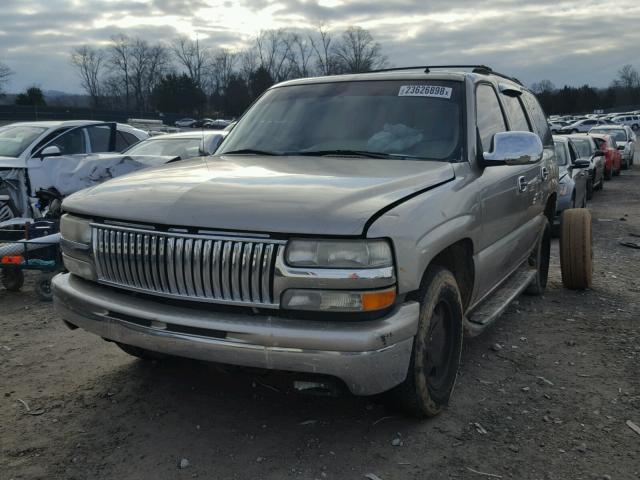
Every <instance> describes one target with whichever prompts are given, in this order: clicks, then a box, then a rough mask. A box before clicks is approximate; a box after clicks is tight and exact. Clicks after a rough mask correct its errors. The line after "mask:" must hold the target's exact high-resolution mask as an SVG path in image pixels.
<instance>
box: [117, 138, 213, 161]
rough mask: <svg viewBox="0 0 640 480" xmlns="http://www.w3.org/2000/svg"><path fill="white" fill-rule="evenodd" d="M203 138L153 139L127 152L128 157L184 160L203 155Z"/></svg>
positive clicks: (138, 144)
mask: <svg viewBox="0 0 640 480" xmlns="http://www.w3.org/2000/svg"><path fill="white" fill-rule="evenodd" d="M201 145H202V138H200V137H198V138H152V139H149V140H145V141H143V142H140V143H137V144H135V145H133V146H132V147H130V148H129V149H128V150H125V151H124V152H123V153H125V154H127V155H156V156H167V157H180V158H182V159H185V158H190V157H197V156H199V155H201Z"/></svg>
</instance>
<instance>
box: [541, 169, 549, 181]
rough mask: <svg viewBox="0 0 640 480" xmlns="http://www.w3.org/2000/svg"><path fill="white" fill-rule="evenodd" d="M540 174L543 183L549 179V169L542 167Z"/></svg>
mask: <svg viewBox="0 0 640 480" xmlns="http://www.w3.org/2000/svg"><path fill="white" fill-rule="evenodd" d="M540 174H541V175H542V180H544V181H545V182H546V181H547V180H548V179H549V169H548V168H547V167H542V170H540Z"/></svg>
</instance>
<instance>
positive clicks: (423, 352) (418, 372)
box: [390, 266, 463, 418]
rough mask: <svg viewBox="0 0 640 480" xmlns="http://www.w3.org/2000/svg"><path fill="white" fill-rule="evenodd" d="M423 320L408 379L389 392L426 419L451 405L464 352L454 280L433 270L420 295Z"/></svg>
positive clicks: (439, 269)
mask: <svg viewBox="0 0 640 480" xmlns="http://www.w3.org/2000/svg"><path fill="white" fill-rule="evenodd" d="M419 300H420V319H419V323H418V333H417V334H416V336H415V338H414V341H413V350H412V352H411V363H410V365H409V371H408V373H407V378H406V379H405V381H404V382H403V383H401V384H400V385H398V386H397V387H396V388H394V389H393V390H392V391H391V392H390V396H391V399H392V401H393V403H394V404H395V405H396V406H397V407H399V408H400V409H401V410H402V411H404V412H405V413H407V414H409V415H411V416H414V417H418V418H426V417H433V416H436V415H438V414H439V413H440V412H441V411H442V410H443V409H444V407H445V406H446V405H447V404H448V403H449V398H450V397H451V393H452V392H453V387H454V385H455V381H456V377H457V375H458V368H459V366H460V354H461V352H462V335H463V325H462V320H463V307H462V300H461V297H460V290H459V289H458V284H457V283H456V280H455V278H454V277H453V275H452V274H451V272H449V271H448V270H446V269H444V268H442V267H437V266H436V267H430V268H429V270H428V271H427V273H426V274H425V278H424V280H423V284H422V286H421V288H420V292H419Z"/></svg>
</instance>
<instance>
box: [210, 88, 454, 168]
mask: <svg viewBox="0 0 640 480" xmlns="http://www.w3.org/2000/svg"><path fill="white" fill-rule="evenodd" d="M462 86H463V84H462V83H460V82H451V81H442V80H437V81H436V80H430V81H425V80H399V81H366V82H333V83H321V84H310V85H294V86H288V87H281V88H275V89H273V90H270V91H268V92H267V93H266V94H265V95H264V96H263V97H262V98H261V99H260V100H259V101H258V102H257V103H256V104H255V105H254V106H253V107H252V108H251V109H250V110H249V111H248V112H247V114H246V115H245V116H244V117H243V118H242V120H241V121H240V122H239V123H238V125H237V126H236V127H235V128H234V129H233V131H232V132H231V133H230V134H229V137H228V138H227V139H226V140H225V141H224V143H223V144H222V147H221V149H220V151H219V152H217V154H225V153H229V152H235V151H262V152H269V153H271V154H276V155H293V154H302V155H304V154H308V155H312V154H314V152H315V153H316V154H318V155H321V154H329V155H330V154H331V152H336V153H337V154H339V152H342V153H345V154H346V153H347V152H362V153H363V154H366V153H367V152H372V153H380V154H384V155H386V156H385V157H383V158H393V157H394V156H397V157H398V158H418V159H429V160H445V161H448V160H457V159H460V157H461V152H460V151H461V145H462V140H463V135H462V131H463V129H462V103H463V100H462V97H463V93H464V90H463V88H462Z"/></svg>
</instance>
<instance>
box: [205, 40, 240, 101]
mask: <svg viewBox="0 0 640 480" xmlns="http://www.w3.org/2000/svg"><path fill="white" fill-rule="evenodd" d="M237 61H238V54H237V53H235V52H231V51H229V50H226V49H222V50H219V51H218V52H216V54H215V55H214V56H213V61H212V63H211V69H210V74H211V81H210V82H209V83H210V84H211V88H212V90H213V91H212V93H216V94H218V95H220V94H222V93H223V92H224V91H225V89H226V88H227V85H228V84H229V80H231V77H232V75H233V74H234V69H235V65H236V63H237Z"/></svg>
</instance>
